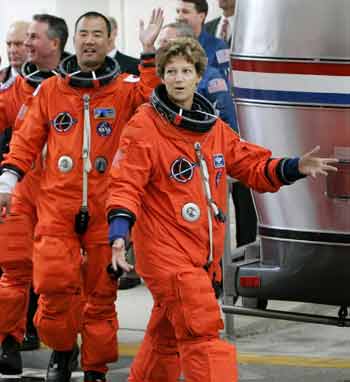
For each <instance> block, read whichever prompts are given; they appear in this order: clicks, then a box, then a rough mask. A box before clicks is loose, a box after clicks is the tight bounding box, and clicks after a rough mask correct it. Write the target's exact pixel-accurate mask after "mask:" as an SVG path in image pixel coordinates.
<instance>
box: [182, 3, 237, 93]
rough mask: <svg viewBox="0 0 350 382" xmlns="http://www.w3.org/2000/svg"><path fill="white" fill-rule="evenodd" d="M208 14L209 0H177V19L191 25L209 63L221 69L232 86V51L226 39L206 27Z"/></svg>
mask: <svg viewBox="0 0 350 382" xmlns="http://www.w3.org/2000/svg"><path fill="white" fill-rule="evenodd" d="M207 14H208V2H207V0H177V5H176V21H182V22H186V23H188V24H190V25H191V27H192V29H193V31H194V34H195V36H196V38H197V39H198V41H199V43H200V44H201V45H202V47H203V49H204V50H205V53H206V54H207V57H208V64H209V65H210V66H214V67H215V68H217V69H219V70H220V72H221V73H222V74H223V76H224V77H225V78H226V80H227V84H228V86H230V52H229V48H228V45H227V44H226V42H225V41H223V40H221V39H218V38H216V37H214V36H212V35H210V34H209V33H208V32H207V31H206V30H205V29H204V22H205V19H206V17H207Z"/></svg>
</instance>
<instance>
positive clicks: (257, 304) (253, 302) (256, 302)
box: [242, 297, 268, 310]
mask: <svg viewBox="0 0 350 382" xmlns="http://www.w3.org/2000/svg"><path fill="white" fill-rule="evenodd" d="M267 303H268V300H267V299H264V298H258V297H242V305H243V306H244V307H245V308H251V309H261V310H265V309H266V307H267Z"/></svg>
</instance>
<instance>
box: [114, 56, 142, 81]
mask: <svg viewBox="0 0 350 382" xmlns="http://www.w3.org/2000/svg"><path fill="white" fill-rule="evenodd" d="M114 59H115V60H117V61H118V64H119V66H120V69H121V71H122V73H130V74H135V75H136V76H139V75H140V72H139V70H138V65H139V63H140V60H138V59H137V58H134V57H131V56H127V55H126V54H123V53H120V52H119V50H117V52H116V54H115V55H114Z"/></svg>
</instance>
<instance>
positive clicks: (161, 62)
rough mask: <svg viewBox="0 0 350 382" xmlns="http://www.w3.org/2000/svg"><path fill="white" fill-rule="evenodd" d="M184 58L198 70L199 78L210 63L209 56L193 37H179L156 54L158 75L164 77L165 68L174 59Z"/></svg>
mask: <svg viewBox="0 0 350 382" xmlns="http://www.w3.org/2000/svg"><path fill="white" fill-rule="evenodd" d="M178 56H182V57H184V58H185V60H186V61H188V62H190V63H191V64H193V65H194V67H195V68H196V72H197V74H198V75H199V76H202V75H203V73H204V71H205V68H206V66H207V63H208V58H207V55H206V54H205V52H204V49H203V48H202V47H201V45H200V43H199V42H198V41H197V40H196V39H194V38H191V37H177V38H174V39H173V40H171V41H169V42H168V43H167V44H166V45H165V46H163V47H162V48H160V49H159V50H158V51H157V54H156V66H157V74H158V76H159V77H160V78H163V77H164V70H165V66H166V65H167V64H168V62H169V61H170V60H171V59H172V58H173V57H178Z"/></svg>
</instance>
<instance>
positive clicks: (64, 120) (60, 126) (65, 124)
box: [51, 111, 77, 133]
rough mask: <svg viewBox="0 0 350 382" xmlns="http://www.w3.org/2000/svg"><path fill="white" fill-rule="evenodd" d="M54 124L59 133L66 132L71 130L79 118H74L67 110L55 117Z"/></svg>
mask: <svg viewBox="0 0 350 382" xmlns="http://www.w3.org/2000/svg"><path fill="white" fill-rule="evenodd" d="M51 123H52V126H53V127H54V128H55V130H56V131H58V132H59V133H66V132H67V131H69V130H70V129H71V128H72V126H73V125H75V124H76V123H77V120H76V119H74V118H73V117H72V116H71V115H70V114H69V113H67V112H66V111H64V112H62V113H59V114H57V116H56V117H55V119H54V120H53V121H52V122H51Z"/></svg>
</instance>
